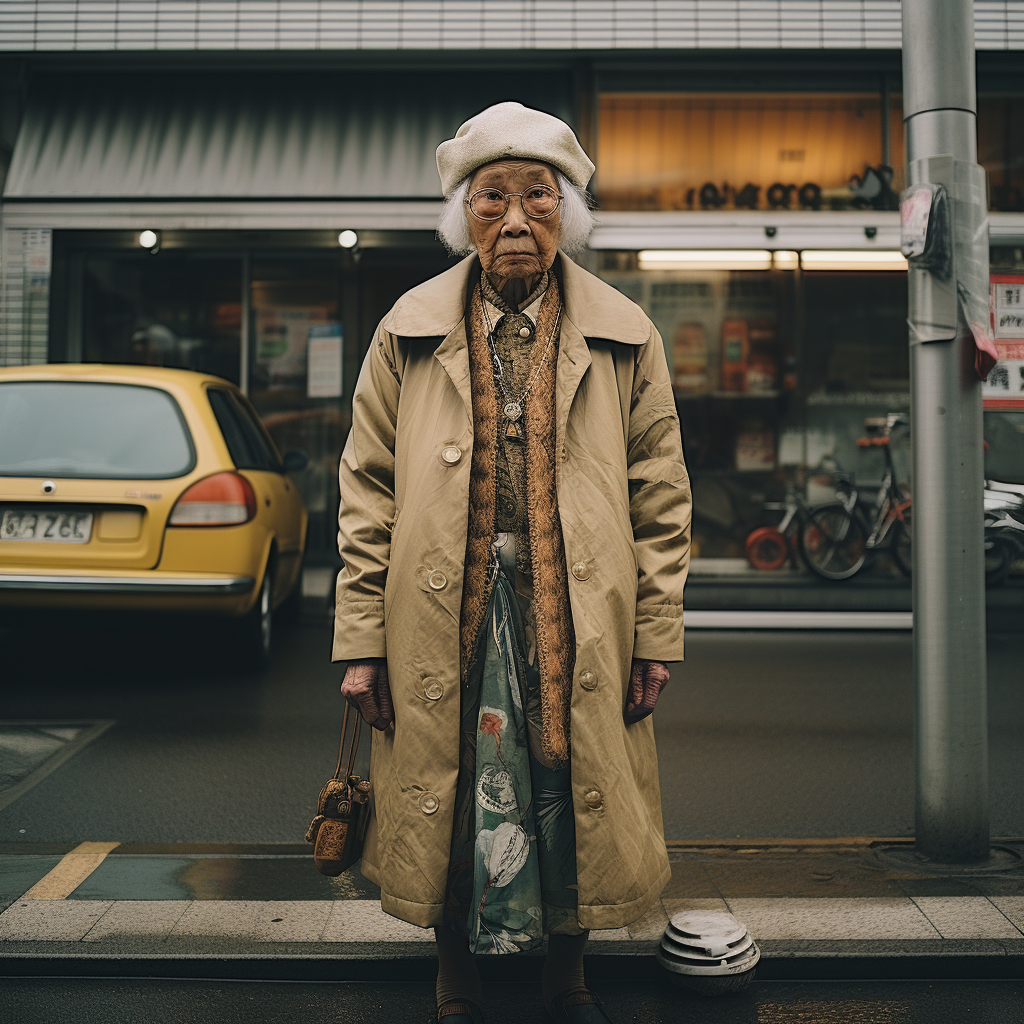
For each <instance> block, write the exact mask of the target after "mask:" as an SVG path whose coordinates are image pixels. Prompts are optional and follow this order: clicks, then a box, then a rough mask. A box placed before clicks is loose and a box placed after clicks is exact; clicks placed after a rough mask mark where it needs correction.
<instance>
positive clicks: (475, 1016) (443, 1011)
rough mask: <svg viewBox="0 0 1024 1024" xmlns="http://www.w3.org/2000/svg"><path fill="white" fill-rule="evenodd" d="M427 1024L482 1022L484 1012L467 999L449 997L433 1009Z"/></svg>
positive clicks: (473, 1023) (472, 1023)
mask: <svg viewBox="0 0 1024 1024" xmlns="http://www.w3.org/2000/svg"><path fill="white" fill-rule="evenodd" d="M427 1024H484V1014H483V1010H481V1009H480V1007H479V1006H477V1005H476V1003H471V1002H470V1001H469V1000H468V999H451V1000H449V1001H448V1002H447V1003H444V1004H443V1005H442V1006H439V1007H438V1008H437V1009H436V1010H435V1011H434V1016H433V1017H431V1018H430V1020H429V1021H428V1022H427Z"/></svg>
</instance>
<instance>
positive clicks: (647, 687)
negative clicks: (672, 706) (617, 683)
mask: <svg viewBox="0 0 1024 1024" xmlns="http://www.w3.org/2000/svg"><path fill="white" fill-rule="evenodd" d="M668 680H669V671H668V665H666V664H665V662H663V661H646V660H645V659H643V658H634V659H633V668H632V669H631V670H630V673H629V689H628V691H627V693H626V710H625V715H624V717H625V719H626V724H627V725H632V724H633V723H634V722H639V721H640V720H641V719H643V718H646V717H647V716H648V715H649V714H650V713H651V712H652V711H653V710H654V705H655V704H656V703H657V702H658V694H659V693H661V691H662V690H663V689H664V688H665V684H666V683H667V682H668Z"/></svg>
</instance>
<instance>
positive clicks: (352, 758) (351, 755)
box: [334, 701, 362, 781]
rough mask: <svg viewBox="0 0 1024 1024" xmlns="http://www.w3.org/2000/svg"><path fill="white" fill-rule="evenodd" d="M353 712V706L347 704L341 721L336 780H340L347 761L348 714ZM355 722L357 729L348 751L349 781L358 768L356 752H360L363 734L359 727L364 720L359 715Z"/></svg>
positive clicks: (347, 770) (356, 716)
mask: <svg viewBox="0 0 1024 1024" xmlns="http://www.w3.org/2000/svg"><path fill="white" fill-rule="evenodd" d="M351 710H352V705H351V704H349V703H348V701H346V702H345V715H344V717H343V718H342V720H341V742H340V743H339V744H338V766H337V767H336V768H335V769H334V778H335V779H338V778H340V777H341V766H342V764H343V763H344V761H345V740H346V739H347V737H348V713H349V711H351ZM353 720H354V722H355V728H354V729H353V730H352V741H351V743H350V744H349V751H348V764H347V766H346V768H345V780H346V781H347V780H348V778H349V776H351V774H352V771H353V769H354V768H355V766H356V752H357V751H358V750H359V734H360V732H361V730H360V728H359V726H360V724H361V722H362V719H361V718H360V716H359V715H358V714H356V715H354V716H353Z"/></svg>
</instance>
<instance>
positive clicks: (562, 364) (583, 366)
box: [555, 316, 592, 448]
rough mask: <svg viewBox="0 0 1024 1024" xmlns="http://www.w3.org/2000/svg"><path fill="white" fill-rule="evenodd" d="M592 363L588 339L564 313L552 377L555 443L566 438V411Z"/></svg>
mask: <svg viewBox="0 0 1024 1024" xmlns="http://www.w3.org/2000/svg"><path fill="white" fill-rule="evenodd" d="M591 362H592V360H591V356H590V346H589V345H588V344H587V339H586V338H585V337H584V336H583V334H582V333H581V332H580V329H579V328H578V327H577V326H576V325H575V324H574V323H573V322H572V321H571V320H570V319H569V318H568V317H567V316H563V317H562V332H561V337H560V338H559V341H558V369H557V374H556V380H555V443H556V444H557V445H558V446H559V448H561V446H562V444H563V442H564V441H565V426H566V424H567V423H568V422H569V412H570V410H571V409H572V403H573V400H574V399H575V398H576V392H577V391H578V390H579V386H580V381H582V380H583V375H584V374H585V373H586V372H587V370H588V368H589V367H590V364H591Z"/></svg>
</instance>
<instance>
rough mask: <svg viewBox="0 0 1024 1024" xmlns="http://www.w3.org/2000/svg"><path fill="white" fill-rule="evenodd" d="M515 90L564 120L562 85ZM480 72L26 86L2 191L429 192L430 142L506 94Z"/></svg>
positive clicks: (547, 78)
mask: <svg viewBox="0 0 1024 1024" xmlns="http://www.w3.org/2000/svg"><path fill="white" fill-rule="evenodd" d="M528 91H532V92H533V93H534V95H533V96H530V97H527V96H524V95H523V89H522V88H521V87H520V86H519V84H518V83H517V86H516V88H515V93H516V98H518V99H521V100H522V101H523V102H525V103H529V104H531V105H535V106H538V107H541V108H543V109H546V110H550V111H551V112H552V113H554V114H557V115H558V116H560V117H563V118H566V119H567V120H570V119H571V114H570V111H569V109H568V102H567V100H568V96H569V88H568V81H567V80H565V81H563V79H562V76H560V75H543V74H541V75H539V76H535V80H534V83H533V86H532V88H531V87H530V86H529V83H528ZM508 98H509V96H508V89H507V87H506V86H504V85H503V84H502V82H501V80H500V79H499V80H496V81H491V80H490V79H489V77H488V75H487V74H486V73H485V72H481V73H476V74H470V73H458V74H447V73H437V72H423V73H419V74H414V73H409V74H394V75H380V74H373V75H360V74H355V73H344V74H331V73H311V74H304V75H300V74H293V75H284V74H272V73H262V72H259V71H247V72H241V73H236V74H234V75H226V74H221V75H205V74H202V75H200V74H196V75H188V74H182V73H174V74H167V73H164V72H154V73H152V74H149V75H141V74H137V73H131V74H128V73H125V74H110V75H104V76H95V75H89V76H60V77H54V78H52V79H49V80H47V81H45V82H43V83H40V84H39V87H36V85H35V84H34V86H33V90H32V99H31V101H30V104H29V107H28V109H27V111H26V113H25V118H24V121H23V123H22V127H21V131H20V134H19V136H18V140H17V144H16V146H15V149H14V155H13V160H12V164H11V168H10V171H9V173H8V176H7V181H6V185H5V188H4V198H5V199H33V200H43V199H80V200H83V199H84V200H99V199H111V200H126V199H158V200H164V199H167V200H181V199H233V200H236V199H249V200H252V199H274V200H281V199H307V200H308V199H393V200H399V201H401V200H408V199H436V198H437V197H438V195H439V193H440V187H441V186H440V181H439V179H438V175H437V169H436V166H435V163H434V151H435V149H436V147H437V145H438V143H439V142H440V141H441V140H442V139H445V138H449V137H450V136H451V135H452V134H453V133H454V131H455V129H456V128H457V127H458V126H459V124H461V123H462V121H464V120H465V119H466V118H467V117H470V116H472V114H474V113H476V112H477V111H479V110H481V109H483V108H484V107H486V106H488V105H489V104H490V103H494V102H497V101H499V100H503V99H508Z"/></svg>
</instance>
